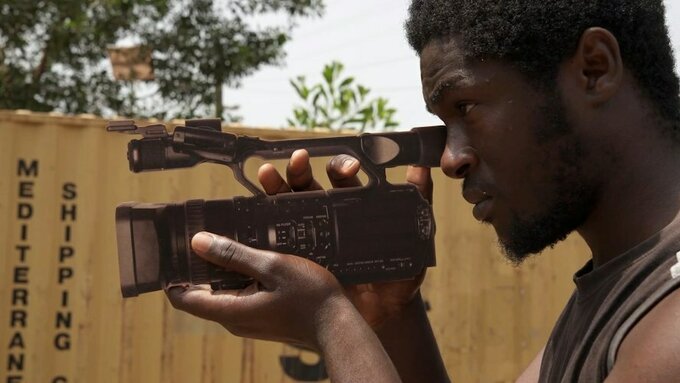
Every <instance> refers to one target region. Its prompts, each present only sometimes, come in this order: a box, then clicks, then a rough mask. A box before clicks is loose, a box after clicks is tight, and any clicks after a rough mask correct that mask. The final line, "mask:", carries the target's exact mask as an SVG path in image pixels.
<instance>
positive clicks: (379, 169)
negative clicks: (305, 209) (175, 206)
mask: <svg viewBox="0 0 680 383" xmlns="http://www.w3.org/2000/svg"><path fill="white" fill-rule="evenodd" d="M220 124H221V122H220V120H217V119H209V120H187V122H186V126H178V127H176V128H175V130H174V132H173V133H172V134H169V133H168V132H167V129H166V128H165V126H164V125H162V124H154V125H149V126H144V127H138V126H137V125H135V124H134V121H131V120H124V121H112V122H110V123H109V124H108V125H107V130H108V131H114V132H121V133H132V134H141V135H142V139H140V140H132V141H130V143H129V145H128V160H129V162H130V170H132V171H134V172H140V171H148V170H161V169H171V168H185V167H191V166H194V165H196V164H198V163H201V162H213V163H219V164H223V165H227V166H229V167H230V168H231V169H232V171H233V172H234V177H235V178H236V179H237V180H238V181H239V182H240V183H241V184H242V185H243V186H244V187H246V188H247V189H248V190H249V191H250V192H252V193H253V194H255V195H262V194H264V193H263V191H262V190H261V189H259V188H258V187H256V186H255V185H254V184H253V183H252V182H251V181H250V180H248V179H247V178H246V177H245V175H244V173H243V165H244V163H245V161H246V160H247V159H248V158H250V157H261V158H263V159H284V158H289V157H290V156H291V155H292V153H293V152H294V151H295V150H298V149H306V150H307V151H308V152H309V155H310V156H312V157H319V156H330V155H337V154H348V155H351V156H353V157H355V158H357V159H358V160H359V162H360V164H361V168H362V169H363V170H364V172H366V174H367V176H368V178H369V184H368V185H367V187H380V186H381V185H383V184H385V183H386V182H387V181H386V176H385V168H388V167H395V166H402V165H418V166H424V167H437V166H439V158H440V157H441V154H442V152H443V151H444V147H445V144H446V128H445V127H444V126H427V127H421V128H414V129H412V130H410V131H406V132H386V133H373V134H371V133H364V134H361V135H358V136H339V137H323V138H306V139H286V140H271V141H270V140H262V139H260V138H257V137H248V136H237V135H235V134H232V133H223V132H221V129H220Z"/></svg>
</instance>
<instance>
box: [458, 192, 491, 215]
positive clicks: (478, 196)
mask: <svg viewBox="0 0 680 383" xmlns="http://www.w3.org/2000/svg"><path fill="white" fill-rule="evenodd" d="M463 198H465V200H466V201H468V202H469V203H471V204H473V205H475V206H474V207H473V208H472V215H473V216H474V217H475V219H476V220H478V221H487V220H488V218H489V216H490V215H491V208H492V207H493V199H492V198H491V196H489V195H488V194H487V193H485V192H483V191H481V190H480V189H466V190H463Z"/></svg>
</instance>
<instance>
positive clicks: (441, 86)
mask: <svg viewBox="0 0 680 383" xmlns="http://www.w3.org/2000/svg"><path fill="white" fill-rule="evenodd" d="M463 79H464V77H463V76H462V75H460V74H453V75H449V76H446V77H444V78H442V79H441V80H439V81H437V83H436V84H435V86H434V89H433V90H432V92H430V94H429V95H428V96H427V100H428V107H427V109H428V111H429V109H430V107H429V105H434V104H436V103H437V102H439V100H440V99H441V97H442V94H443V93H444V91H446V90H449V89H456V88H459V87H460V83H461V82H463Z"/></svg>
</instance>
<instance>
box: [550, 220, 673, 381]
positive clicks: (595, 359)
mask: <svg viewBox="0 0 680 383" xmlns="http://www.w3.org/2000/svg"><path fill="white" fill-rule="evenodd" d="M678 251H680V217H676V218H675V219H674V220H673V222H672V223H671V224H669V225H668V226H666V227H665V228H664V229H663V230H661V231H659V232H658V233H656V234H655V235H653V236H652V237H651V238H649V239H647V240H645V241H644V242H642V243H640V244H639V245H637V246H635V247H634V248H632V249H630V250H629V251H627V252H625V253H624V254H621V255H620V256H618V257H616V258H614V259H612V260H611V261H609V262H607V263H606V264H604V265H602V266H601V267H599V268H597V269H596V270H593V265H592V261H590V262H588V263H587V264H586V265H585V266H584V267H583V268H582V269H581V270H579V271H578V272H577V273H576V274H575V275H574V283H575V284H576V290H575V291H574V293H573V295H572V296H571V298H570V299H569V302H568V303H567V306H566V307H565V308H564V311H563V312H562V314H561V315H560V318H559V319H558V321H557V324H556V325H555V328H554V329H553V332H552V334H551V335H550V338H549V339H548V344H547V345H546V349H545V352H544V354H543V361H542V364H541V372H540V375H539V382H541V383H557V382H563V383H572V382H587V383H594V382H602V381H604V379H605V378H606V377H607V375H608V373H609V371H610V370H611V367H612V365H613V363H614V362H615V357H616V351H617V350H618V347H619V345H620V342H621V340H622V339H623V338H624V337H625V335H626V334H627V333H628V331H629V330H630V329H631V328H632V327H633V326H634V325H635V323H637V322H638V321H639V320H640V319H641V318H642V317H643V316H644V315H645V314H646V313H647V312H649V310H650V309H651V308H653V307H654V305H655V304H656V303H658V302H659V301H661V300H662V299H663V298H664V297H666V296H667V295H668V294H669V293H670V292H672V291H673V290H674V289H676V288H678V287H680V276H678V277H677V278H673V277H672V273H671V270H670V269H671V267H672V266H674V265H676V264H677V263H678V258H677V256H676V253H678Z"/></svg>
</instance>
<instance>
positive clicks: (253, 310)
mask: <svg viewBox="0 0 680 383" xmlns="http://www.w3.org/2000/svg"><path fill="white" fill-rule="evenodd" d="M191 246H192V248H193V249H194V251H196V253H197V254H198V255H199V256H201V257H202V258H204V259H205V260H206V261H209V262H212V263H214V264H216V265H218V266H221V267H223V268H226V269H228V270H233V271H236V272H238V273H241V274H244V275H247V276H249V277H252V278H253V279H254V281H255V282H254V283H253V284H251V285H249V286H248V287H246V288H245V289H243V290H230V291H212V290H211V289H210V287H209V286H206V285H201V286H191V287H187V288H183V287H173V288H171V289H169V290H168V292H167V294H168V298H169V299H170V302H171V303H172V305H173V306H174V307H175V308H177V309H180V310H183V311H186V312H188V313H190V314H193V315H196V316H198V317H201V318H204V319H208V320H212V321H215V322H218V323H220V324H222V325H223V326H224V327H225V328H226V329H227V330H229V332H231V333H233V334H234V335H238V336H242V337H250V338H258V339H266V340H274V341H280V342H287V343H293V344H300V345H305V346H307V347H311V348H314V349H317V350H318V349H319V348H320V345H319V338H320V337H323V334H322V333H323V332H324V331H325V330H326V329H325V326H326V325H328V324H330V323H331V322H333V319H334V317H336V316H338V315H342V313H343V311H344V310H346V309H347V308H349V309H350V311H354V310H353V309H352V308H351V305H350V303H349V302H348V301H347V299H346V298H345V297H344V296H343V294H342V288H341V287H340V285H339V284H338V282H337V280H336V279H335V277H334V276H333V275H332V274H331V273H330V272H328V271H327V270H326V269H324V268H323V267H321V266H319V265H317V264H316V263H314V262H311V261H309V260H307V259H304V258H300V257H296V256H293V255H283V254H278V253H274V252H269V251H262V250H256V249H253V248H250V247H247V246H245V245H243V244H241V243H238V242H236V241H233V240H231V239H228V238H225V237H221V236H218V235H214V234H210V233H206V232H201V233H198V234H196V235H195V236H194V237H193V239H192V241H191Z"/></svg>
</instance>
